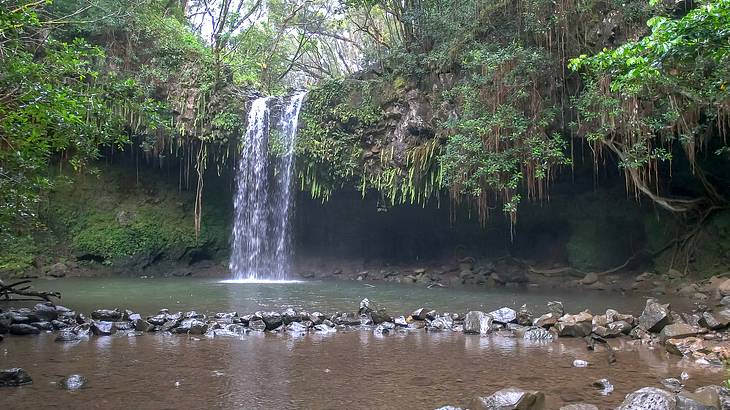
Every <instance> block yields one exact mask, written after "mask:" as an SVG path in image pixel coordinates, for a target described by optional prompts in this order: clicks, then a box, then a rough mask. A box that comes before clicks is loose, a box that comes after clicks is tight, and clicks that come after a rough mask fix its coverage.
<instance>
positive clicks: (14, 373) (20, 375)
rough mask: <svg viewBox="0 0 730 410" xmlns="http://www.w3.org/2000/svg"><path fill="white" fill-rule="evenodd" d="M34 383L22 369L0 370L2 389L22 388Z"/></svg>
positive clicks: (0, 385)
mask: <svg viewBox="0 0 730 410" xmlns="http://www.w3.org/2000/svg"><path fill="white" fill-rule="evenodd" d="M29 383H33V379H31V378H30V375H28V373H26V371H25V370H23V369H21V368H20V367H16V368H13V369H2V370H0V387H8V386H21V385H24V384H29Z"/></svg>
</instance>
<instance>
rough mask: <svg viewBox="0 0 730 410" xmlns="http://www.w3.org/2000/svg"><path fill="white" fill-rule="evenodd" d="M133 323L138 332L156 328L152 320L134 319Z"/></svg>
mask: <svg viewBox="0 0 730 410" xmlns="http://www.w3.org/2000/svg"><path fill="white" fill-rule="evenodd" d="M132 325H134V330H136V331H138V332H149V331H151V330H152V329H153V328H154V326H153V325H152V324H151V323H150V322H148V321H146V320H144V319H142V318H139V319H135V320H133V321H132Z"/></svg>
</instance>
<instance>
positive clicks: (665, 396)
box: [617, 387, 677, 410]
mask: <svg viewBox="0 0 730 410" xmlns="http://www.w3.org/2000/svg"><path fill="white" fill-rule="evenodd" d="M676 408H677V401H676V399H675V398H674V395H673V394H671V393H669V392H668V391H666V390H662V389H657V388H654V387H644V388H643V389H639V390H637V391H635V392H633V393H630V394H628V395H627V396H626V399H625V400H624V402H623V403H622V404H621V406H619V407H618V409H617V410H675V409H676Z"/></svg>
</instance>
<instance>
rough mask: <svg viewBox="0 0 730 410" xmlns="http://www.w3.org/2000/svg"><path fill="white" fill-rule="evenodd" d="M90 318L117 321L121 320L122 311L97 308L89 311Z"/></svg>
mask: <svg viewBox="0 0 730 410" xmlns="http://www.w3.org/2000/svg"><path fill="white" fill-rule="evenodd" d="M91 318H92V319H95V320H101V321H103V322H118V321H120V320H122V312H120V311H119V309H114V310H109V309H99V310H95V311H93V312H91Z"/></svg>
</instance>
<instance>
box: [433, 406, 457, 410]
mask: <svg viewBox="0 0 730 410" xmlns="http://www.w3.org/2000/svg"><path fill="white" fill-rule="evenodd" d="M436 410H462V409H461V407H454V406H441V407H439V408H437V409H436Z"/></svg>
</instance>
